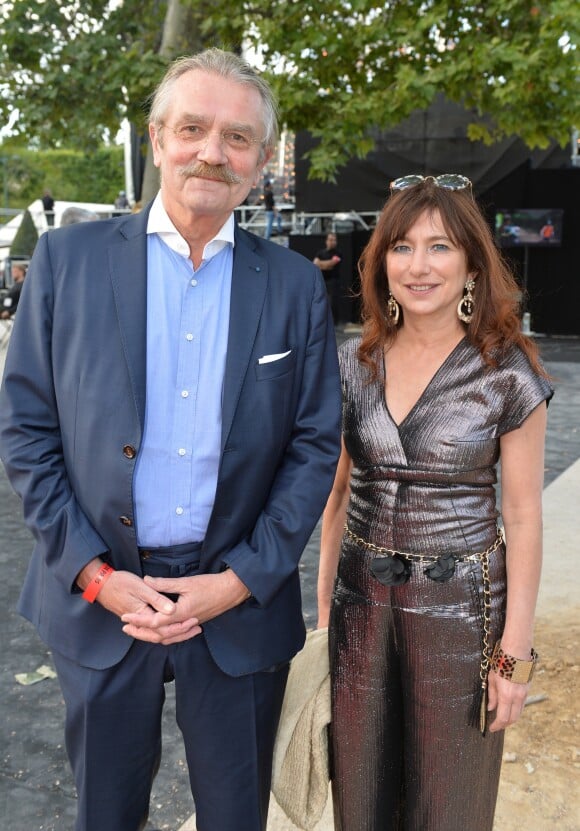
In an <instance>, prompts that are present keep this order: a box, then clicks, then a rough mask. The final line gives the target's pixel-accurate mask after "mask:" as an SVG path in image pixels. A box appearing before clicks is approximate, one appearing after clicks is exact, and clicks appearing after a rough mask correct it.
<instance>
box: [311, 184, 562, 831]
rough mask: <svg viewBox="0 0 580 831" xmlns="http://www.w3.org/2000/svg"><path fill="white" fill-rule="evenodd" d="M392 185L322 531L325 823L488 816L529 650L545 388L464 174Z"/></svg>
mask: <svg viewBox="0 0 580 831" xmlns="http://www.w3.org/2000/svg"><path fill="white" fill-rule="evenodd" d="M391 188H392V196H391V198H390V199H389V200H388V202H387V204H386V207H385V208H384V210H383V212H382V214H381V216H380V218H379V220H378V223H377V226H376V229H375V230H374V232H373V234H372V237H371V239H370V241H369V243H368V245H367V247H366V249H365V251H364V252H363V255H362V259H361V262H360V275H361V291H362V311H363V331H362V336H361V337H358V338H356V339H352V340H350V341H347V342H346V343H345V344H343V345H342V346H341V349H340V353H339V358H340V364H341V375H342V385H343V451H342V456H341V460H340V462H339V468H338V472H337V476H336V479H335V484H334V487H333V490H332V494H331V496H330V499H329V501H328V505H327V507H326V509H325V511H324V516H323V524H322V534H321V558H320V573H319V583H318V599H319V626H321V627H324V626H326V625H328V624H329V621H330V631H329V637H330V661H331V686H332V757H333V760H334V772H333V777H334V778H333V795H334V807H335V817H336V828H339V829H341V831H383V829H387V828H388V829H405V831H466V829H469V831H491V829H492V826H493V816H494V810H495V803H496V797H497V789H498V782H499V775H500V767H501V761H502V747H503V737H504V730H505V728H506V727H508V726H509V725H510V724H514V722H516V721H517V719H518V718H519V717H520V715H521V713H522V709H523V707H524V703H525V700H526V695H527V692H528V689H529V682H530V680H531V677H532V672H533V669H534V665H535V662H536V658H537V656H536V653H535V651H534V649H533V619H534V609H535V603H536V596H537V592H538V584H539V578H540V564H541V557H542V484H543V472H544V434H545V428H546V403H547V401H548V400H549V399H550V397H551V395H552V389H551V386H550V384H549V382H548V380H547V378H546V373H545V371H544V369H543V368H542V365H541V363H540V361H539V358H538V352H537V348H536V346H535V345H534V343H533V342H532V341H531V340H530V339H529V338H527V337H525V336H524V335H523V334H522V332H521V325H520V316H519V305H518V286H517V283H516V281H515V279H514V278H513V276H512V275H511V273H510V272H509V271H508V269H507V267H506V265H505V263H504V262H503V260H502V259H501V257H500V255H499V252H498V251H497V249H496V247H495V245H494V243H493V239H492V236H491V230H490V229H489V228H488V225H487V222H486V220H485V218H484V216H483V215H482V213H481V211H480V210H479V208H478V207H477V205H476V203H475V200H474V199H473V196H472V193H471V183H470V182H469V180H468V179H466V178H465V177H464V176H459V175H456V174H443V175H441V176H436V177H433V176H427V177H423V176H419V175H414V176H406V177H402V178H401V179H398V180H395V181H394V182H393V183H392V185H391ZM500 458H501V517H500V516H499V515H498V510H497V508H496V493H495V487H494V486H495V484H496V469H497V463H498V460H499V459H500ZM500 523H501V525H500Z"/></svg>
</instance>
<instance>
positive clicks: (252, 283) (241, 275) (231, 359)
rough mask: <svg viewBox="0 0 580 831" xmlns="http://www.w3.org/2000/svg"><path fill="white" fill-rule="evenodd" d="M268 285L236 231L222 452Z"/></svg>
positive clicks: (247, 240) (260, 262)
mask: <svg viewBox="0 0 580 831" xmlns="http://www.w3.org/2000/svg"><path fill="white" fill-rule="evenodd" d="M267 285H268V264H267V261H266V260H265V259H264V258H263V257H261V256H259V255H258V254H256V252H255V250H254V246H253V245H252V242H251V237H247V236H246V234H244V233H243V232H241V231H240V230H239V229H238V228H236V245H235V248H234V268H233V273H232V290H231V301H230V326H229V335H228V351H227V357H226V371H225V376H224V389H223V407H222V451H223V449H224V447H225V444H226V441H227V438H228V435H229V433H230V430H231V427H232V422H233V419H234V414H235V410H236V406H237V403H238V400H239V397H240V392H241V389H242V384H243V381H244V378H245V376H246V373H247V371H248V365H249V362H250V356H251V354H252V349H253V346H254V341H255V339H256V334H257V331H258V325H259V323H260V317H261V314H262V308H263V306H264V298H265V295H266V287H267Z"/></svg>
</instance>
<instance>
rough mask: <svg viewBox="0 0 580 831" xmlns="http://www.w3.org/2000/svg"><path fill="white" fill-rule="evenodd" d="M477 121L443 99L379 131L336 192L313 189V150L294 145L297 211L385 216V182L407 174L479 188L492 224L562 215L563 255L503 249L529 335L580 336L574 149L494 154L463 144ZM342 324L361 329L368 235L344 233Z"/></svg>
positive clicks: (342, 175)
mask: <svg viewBox="0 0 580 831" xmlns="http://www.w3.org/2000/svg"><path fill="white" fill-rule="evenodd" d="M470 120H472V116H471V115H470V113H469V112H467V111H466V110H464V109H462V108H461V107H459V106H458V105H456V104H454V103H452V102H450V101H448V100H446V99H445V98H443V97H442V96H439V97H438V98H436V100H435V101H434V102H433V104H432V105H431V106H430V107H429V108H428V109H427V110H422V111H417V112H415V113H413V114H412V115H411V116H410V117H409V118H408V119H406V120H405V121H404V122H402V123H401V124H400V125H398V126H397V127H396V128H394V129H392V130H389V131H384V132H382V131H378V130H377V131H376V132H375V139H376V147H375V150H374V151H373V152H371V153H370V154H369V155H368V156H367V157H366V158H365V159H363V160H356V159H355V160H351V161H350V162H348V164H347V165H346V166H345V167H344V168H342V169H341V170H340V171H339V173H338V175H337V183H336V184H329V183H325V182H316V181H309V180H308V162H307V161H305V160H304V154H305V152H306V151H307V150H309V149H310V148H311V147H312V146H313V144H314V142H313V139H312V137H311V136H310V134H308V133H305V132H301V133H298V134H297V136H296V142H295V154H296V210H297V211H299V212H300V211H303V212H307V213H309V214H316V213H320V214H334V213H349V212H351V211H356V212H372V211H380V210H381V208H382V206H383V204H384V202H385V200H386V198H387V196H388V190H389V182H390V181H391V180H392V179H395V178H397V177H398V176H403V175H405V174H408V173H423V174H439V173H462V174H463V175H465V176H468V177H469V178H470V179H471V181H472V182H473V186H474V192H475V195H476V197H477V199H478V201H479V203H480V204H481V206H482V207H483V209H484V210H485V212H486V214H487V216H488V219H489V222H490V224H491V225H492V226H493V224H494V222H495V216H496V212H499V211H504V212H505V211H510V210H512V211H516V210H518V209H524V208H536V209H540V208H542V209H554V210H555V209H561V210H563V225H562V242H561V245H558V246H552V247H550V246H547V245H546V246H538V247H533V248H527V247H526V246H524V245H521V246H517V247H510V248H506V249H504V254H505V255H506V257H507V258H508V259H509V260H510V261H511V263H512V264H513V267H514V269H515V271H516V274H517V275H518V278H519V279H520V282H521V283H522V285H523V284H524V283H525V286H526V288H527V293H528V302H527V309H528V311H529V312H530V315H531V326H532V330H533V331H534V332H537V333H544V334H551V335H575V336H579V335H580V265H579V263H580V167H575V166H573V164H572V159H571V149H570V145H568V146H567V147H565V148H561V147H559V146H557V145H553V144H551V145H550V146H549V147H548V148H546V149H545V150H535V151H530V150H529V148H527V147H526V146H525V145H524V144H523V142H522V141H521V140H520V139H518V138H509V139H504V140H502V141H500V142H497V143H495V144H493V145H491V146H487V145H485V144H483V143H482V142H472V141H470V140H469V139H468V138H467V125H468V124H469V122H470ZM335 227H337V229H338V232H339V233H338V235H339V245H340V248H341V249H342V252H343V255H344V260H343V265H342V269H341V283H342V285H341V291H340V295H341V300H340V303H339V317H340V322H349V321H353V322H356V321H357V319H358V305H357V302H356V300H354V299H353V298H352V296H351V295H352V290H353V289H355V290H356V263H357V260H358V257H359V256H360V253H361V251H362V249H363V248H364V245H365V244H366V242H367V240H368V237H369V234H370V232H368V231H364V230H353V231H348V232H346V233H341V232H340V223H338V224H335ZM324 238H325V234H324V233H323V234H311V235H309V234H292V235H291V236H290V242H289V244H290V247H291V248H293V249H295V250H297V251H300V252H301V253H303V254H304V255H305V256H307V257H309V258H310V259H311V258H312V257H313V256H314V254H315V253H316V251H317V250H318V249H320V248H321V247H323V244H324Z"/></svg>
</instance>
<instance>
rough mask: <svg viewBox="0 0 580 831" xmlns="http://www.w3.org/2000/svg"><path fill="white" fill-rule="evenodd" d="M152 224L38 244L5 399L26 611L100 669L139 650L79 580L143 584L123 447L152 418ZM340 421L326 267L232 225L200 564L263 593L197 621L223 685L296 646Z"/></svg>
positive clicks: (118, 225)
mask: <svg viewBox="0 0 580 831" xmlns="http://www.w3.org/2000/svg"><path fill="white" fill-rule="evenodd" d="M147 215H148V211H144V212H143V213H141V214H138V215H134V216H127V217H123V218H120V219H113V220H106V221H100V222H91V223H82V224H79V225H75V226H71V227H68V228H66V229H60V230H56V231H50V232H48V233H47V234H44V235H43V236H42V237H41V238H40V240H39V242H38V245H37V248H36V251H35V253H34V257H33V259H32V263H31V265H30V268H29V271H28V275H27V278H26V282H25V286H24V290H23V293H22V298H21V301H20V306H19V309H18V315H17V319H16V323H15V326H14V330H13V333H12V336H11V343H10V346H9V353H8V356H7V361H6V369H5V377H4V384H3V388H2V392H1V400H0V447H1V451H2V457H3V459H4V463H5V466H6V470H7V473H8V476H9V478H10V480H11V481H12V484H13V486H14V488H15V489H16V491H17V492H18V493H19V494H20V495H21V497H22V500H23V505H24V515H25V520H26V522H27V524H28V525H29V527H30V528H31V529H32V532H33V534H34V536H35V540H36V542H35V547H34V551H33V555H32V559H31V563H30V567H29V571H28V574H27V578H26V581H25V585H24V588H23V591H22V595H21V597H20V601H19V610H20V611H21V613H22V614H23V615H24V616H25V617H27V618H28V619H29V620H31V621H32V622H33V623H34V624H35V626H36V627H37V629H38V631H39V633H40V636H41V637H42V638H43V639H44V641H45V642H46V643H47V644H48V645H49V646H50V647H51V648H53V649H55V650H57V651H59V652H61V653H62V654H64V655H66V656H67V657H69V658H71V659H73V660H75V661H77V662H79V663H80V664H82V665H85V666H90V667H94V668H103V667H108V666H112V665H113V664H115V663H117V662H118V661H119V660H121V659H122V657H123V656H124V655H125V653H126V652H127V650H128V649H129V647H130V645H131V642H132V641H131V639H130V638H129V637H127V636H126V635H125V634H124V633H123V632H122V629H121V622H120V620H119V619H118V618H117V617H116V616H115V615H113V614H111V613H110V612H108V611H106V610H105V609H104V608H103V607H101V606H99V604H98V603H95V604H93V605H90V604H88V603H87V602H86V601H85V600H83V599H82V597H81V595H80V593H79V591H78V589H77V588H76V585H75V578H76V576H77V574H78V573H79V571H80V570H81V569H82V568H83V566H85V565H86V564H87V563H88V562H89V561H90V560H91V559H93V558H94V557H96V556H97V555H101V556H105V557H106V558H107V559H108V560H109V561H110V562H111V564H112V565H113V566H114V568H116V569H127V570H129V571H132V572H134V573H136V574H140V573H141V567H140V559H139V555H138V550H137V541H136V530H135V526H134V508H133V501H132V486H133V474H134V468H135V462H136V459H135V457H134V454H133V453H132V451H131V450H130V448H135V450H136V451H137V452H138V450H139V445H140V442H141V438H142V433H143V422H144V416H145V378H146V372H145V355H146V348H145V347H146V274H147V264H146V251H147V245H146V224H147ZM289 350H290V354H289V355H288V356H287V357H285V358H283V359H281V360H277V361H274V362H272V363H265V364H260V363H259V358H260V357H261V356H263V355H268V354H275V353H284V352H287V351H289ZM339 424H340V384H339V373H338V365H337V358H336V346H335V338H334V330H333V327H332V321H331V318H330V315H329V311H328V307H327V302H326V293H325V287H324V282H323V280H322V278H321V275H320V272H319V271H318V269H316V268H315V267H314V266H313V265H312V264H311V263H309V262H308V261H307V260H305V259H304V258H303V257H301V256H300V255H298V254H295V253H294V252H291V251H288V250H287V249H285V248H283V247H281V246H278V245H273V244H271V243H267V242H265V241H264V240H262V239H261V238H258V237H255V236H253V235H251V234H248V233H246V232H244V231H242V230H241V229H236V245H235V249H234V267H233V275H232V296H231V314H230V328H229V341H228V352H227V362H226V371H225V379H224V394H223V429H222V455H221V460H220V466H219V476H218V484H217V492H216V497H215V504H214V508H213V512H212V515H211V518H210V522H209V527H208V529H207V535H206V539H205V542H204V544H203V549H202V560H201V571H202V572H206V573H214V572H219V571H221V570H223V569H224V568H226V567H227V566H228V565H229V566H231V568H232V569H233V570H234V571H235V572H236V574H237V575H238V576H239V577H240V578H241V579H242V580H243V582H244V583H245V584H246V585H247V586H248V588H249V589H250V591H251V592H252V595H253V598H252V599H250V600H249V601H247V602H245V603H243V604H242V605H240V606H237V607H236V608H234V609H232V610H231V611H228V612H226V613H225V614H223V615H220V616H219V617H217V618H215V619H214V620H211V621H209V622H207V623H206V624H205V625H204V632H205V637H206V639H207V643H208V646H209V649H210V651H211V653H212V656H213V657H214V660H215V661H216V663H217V664H218V665H219V666H220V667H221V668H222V669H223V670H224V671H225V672H226V673H228V674H231V675H242V674H246V673H250V672H255V671H259V670H262V669H265V668H267V667H270V666H272V665H273V664H277V663H281V662H284V661H287V660H289V659H290V658H291V657H292V656H293V655H294V654H295V652H296V651H297V650H299V649H300V648H301V646H302V644H303V641H304V623H303V619H302V614H301V597H300V584H299V577H298V561H299V558H300V556H301V553H302V551H303V549H304V546H305V544H306V542H307V540H308V538H309V535H310V534H311V532H312V529H313V527H314V525H315V524H316V522H317V520H318V518H319V516H320V513H321V511H322V509H323V507H324V503H325V500H326V498H327V495H328V493H329V490H330V488H331V485H332V481H333V476H334V471H335V466H336V461H337V458H338V454H339V443H340V439H339V434H340V428H339ZM131 456H133V458H131Z"/></svg>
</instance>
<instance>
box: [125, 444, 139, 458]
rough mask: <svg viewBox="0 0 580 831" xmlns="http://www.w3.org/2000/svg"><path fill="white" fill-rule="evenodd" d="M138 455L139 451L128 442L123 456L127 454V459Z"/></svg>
mask: <svg viewBox="0 0 580 831" xmlns="http://www.w3.org/2000/svg"><path fill="white" fill-rule="evenodd" d="M136 455H137V451H136V450H135V448H134V447H133V446H132V445H130V444H126V445H125V447H124V448H123V456H125V457H126V458H127V459H134V458H135V456H136Z"/></svg>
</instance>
